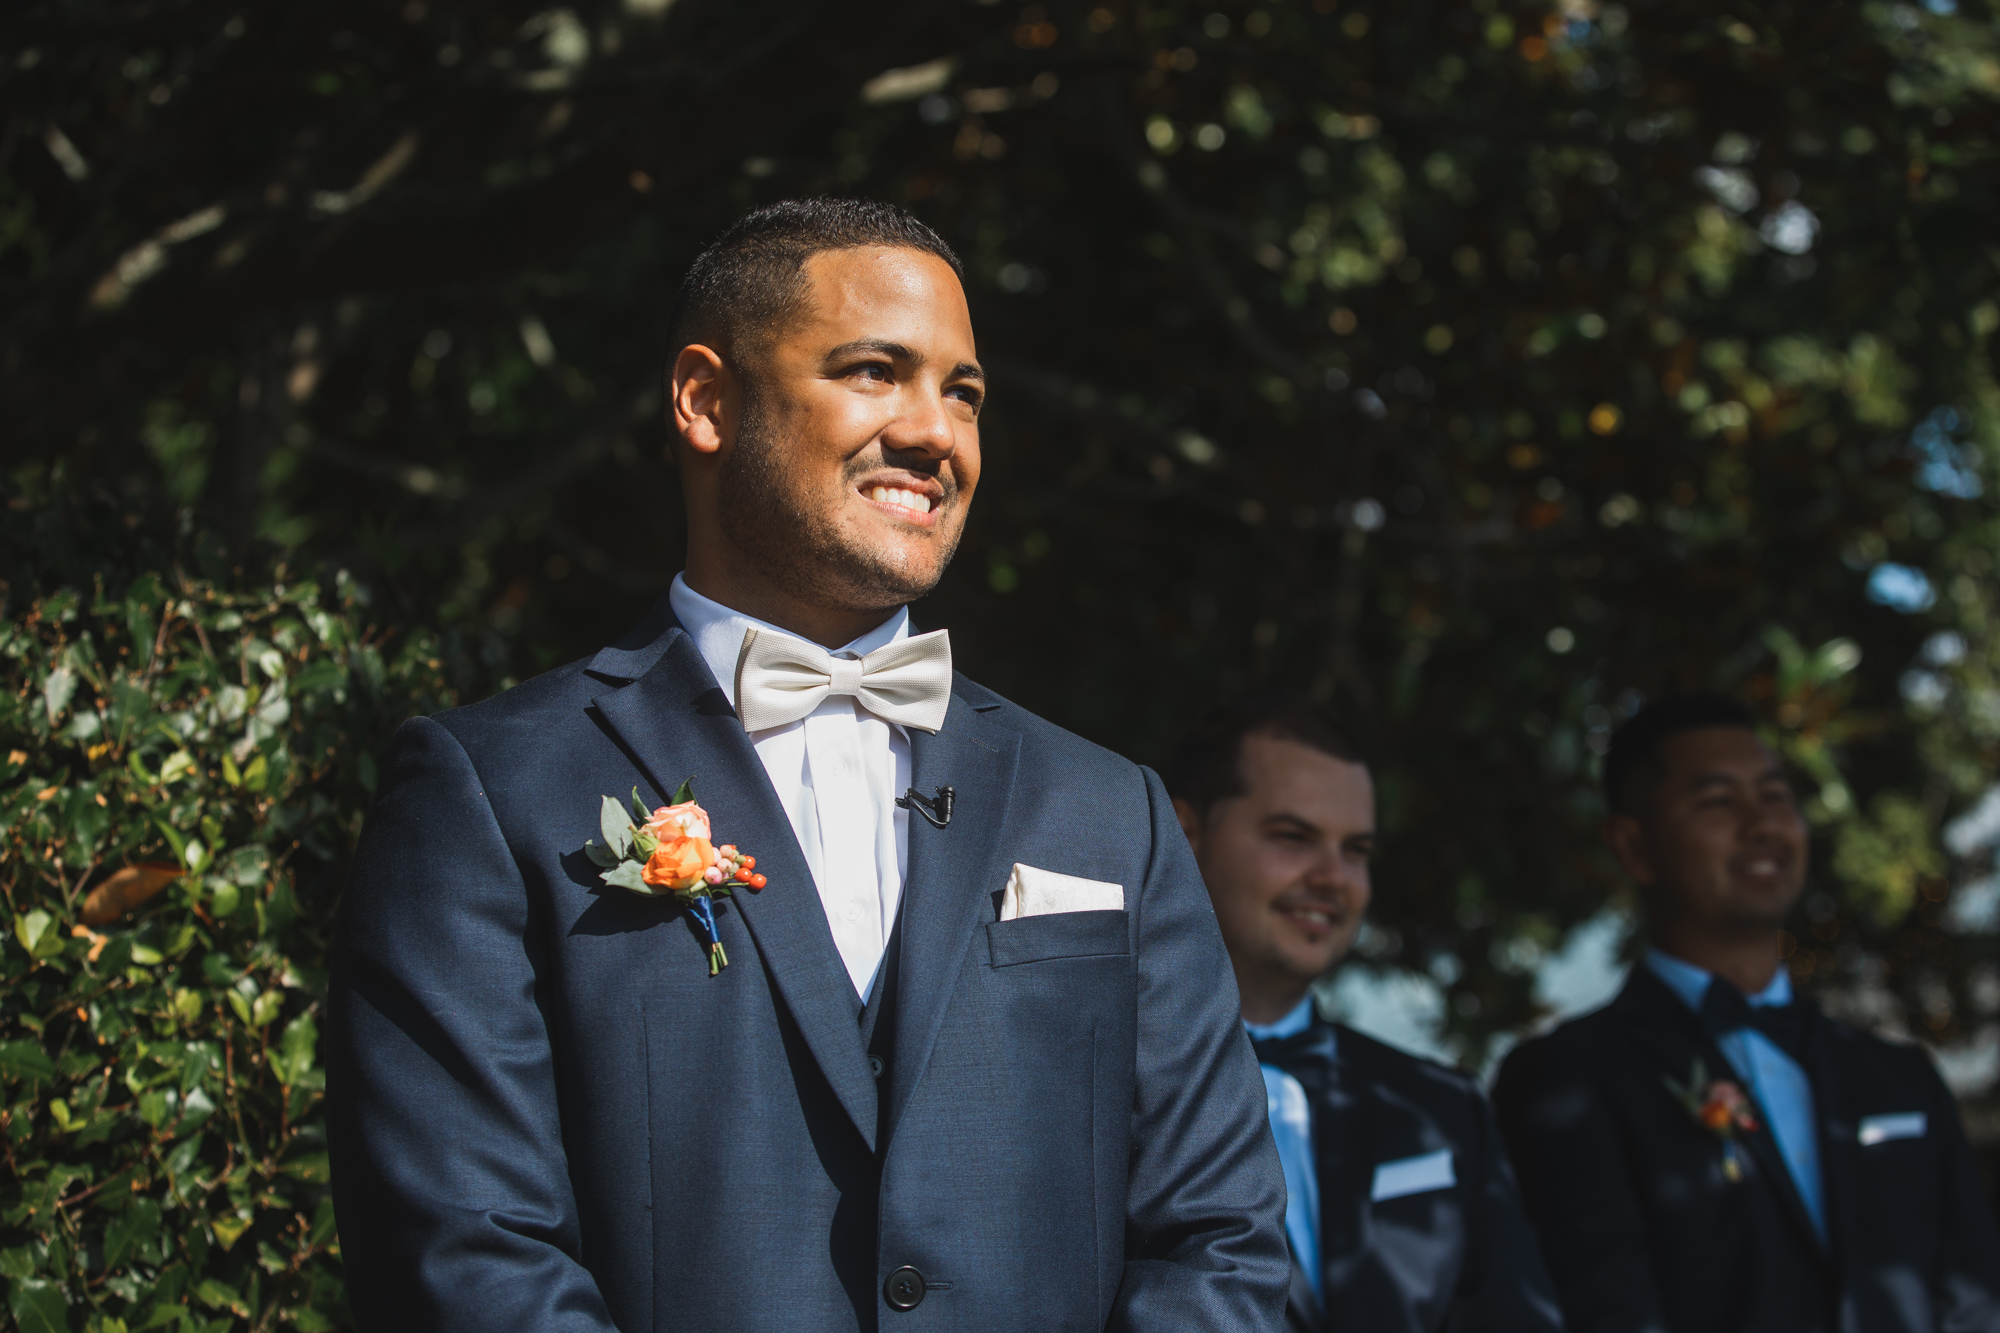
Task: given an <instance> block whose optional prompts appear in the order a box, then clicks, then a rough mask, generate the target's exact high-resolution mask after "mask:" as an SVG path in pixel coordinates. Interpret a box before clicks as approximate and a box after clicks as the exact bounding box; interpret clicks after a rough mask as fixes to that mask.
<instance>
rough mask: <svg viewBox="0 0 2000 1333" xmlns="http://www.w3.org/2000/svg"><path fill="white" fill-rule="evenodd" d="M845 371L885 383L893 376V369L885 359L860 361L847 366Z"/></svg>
mask: <svg viewBox="0 0 2000 1333" xmlns="http://www.w3.org/2000/svg"><path fill="white" fill-rule="evenodd" d="M847 373H848V374H850V375H859V376H860V377H861V378H863V379H869V380H874V381H875V382H876V383H878V384H887V383H889V382H890V381H891V380H893V379H894V378H895V371H894V369H893V368H892V367H891V366H890V365H889V363H888V362H887V361H862V362H859V363H858V364H856V365H852V366H849V367H848V368H847Z"/></svg>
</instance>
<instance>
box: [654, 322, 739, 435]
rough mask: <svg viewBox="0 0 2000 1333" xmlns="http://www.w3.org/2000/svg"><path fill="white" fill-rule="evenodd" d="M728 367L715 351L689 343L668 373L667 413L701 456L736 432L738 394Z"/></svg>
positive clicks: (677, 430) (675, 428) (676, 429)
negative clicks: (731, 389)
mask: <svg viewBox="0 0 2000 1333" xmlns="http://www.w3.org/2000/svg"><path fill="white" fill-rule="evenodd" d="M729 381H730V373H729V368H728V367H727V366H725V365H724V364H723V363H722V358H721V357H720V356H718V355H717V354H716V352H715V349H713V348H711V347H706V346H704V345H702V344H701V343H689V344H688V345H687V346H686V347H683V348H681V352H680V355H679V356H677V357H675V358H674V364H673V367H672V369H670V370H669V371H668V372H667V393H668V399H669V401H668V411H669V412H670V413H671V414H672V417H673V424H674V430H675V431H676V432H677V433H678V434H679V435H680V437H681V438H682V439H683V440H685V441H687V445H688V448H690V449H692V450H694V451H695V452H696V453H698V454H713V453H716V452H717V451H718V450H720V449H721V448H722V446H723V445H724V444H726V443H728V441H729V439H730V437H731V436H733V435H734V434H735V433H736V423H735V421H734V420H733V418H732V414H731V412H730V409H731V408H732V407H733V406H734V404H733V402H732V401H731V400H732V399H734V397H735V395H734V394H731V393H728V392H726V390H727V388H728V387H729Z"/></svg>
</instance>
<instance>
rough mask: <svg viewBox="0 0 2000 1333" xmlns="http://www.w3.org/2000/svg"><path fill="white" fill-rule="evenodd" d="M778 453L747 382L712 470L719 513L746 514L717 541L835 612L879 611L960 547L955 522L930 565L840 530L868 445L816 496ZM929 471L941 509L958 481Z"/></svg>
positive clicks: (928, 578) (904, 596) (922, 585)
mask: <svg viewBox="0 0 2000 1333" xmlns="http://www.w3.org/2000/svg"><path fill="white" fill-rule="evenodd" d="M784 452H785V451H784V447H783V445H782V443H781V442H780V440H779V439H778V433H777V431H775V430H774V429H773V428H772V426H771V423H770V419H769V414H768V413H766V412H765V411H764V410H763V407H762V404H761V402H760V401H759V399H758V396H757V395H756V393H755V392H754V391H750V390H749V389H748V388H747V386H746V392H745V395H744V405H743V423H742V425H741V426H740V427H739V428H738V429H737V433H736V440H735V443H734V447H733V448H732V449H731V450H730V452H729V457H728V458H727V459H726V460H725V462H724V465H723V467H722V471H721V476H720V477H719V478H718V492H719V499H720V500H721V503H722V511H723V513H724V514H725V515H728V516H731V517H734V518H740V519H742V520H744V521H742V522H728V521H725V523H724V524H723V532H724V533H725V534H726V535H725V537H724V540H726V541H728V542H730V543H732V544H733V545H735V547H736V549H737V552H738V554H739V555H740V556H741V557H742V558H743V560H744V561H745V563H747V564H749V565H750V566H751V567H752V568H754V569H756V570H757V572H758V573H759V574H762V575H763V576H764V577H765V578H767V579H770V580H772V581H773V582H774V583H778V584H780V585H782V586H784V587H786V588H787V589H788V590H790V591H792V592H794V593H796V594H798V595H800V596H802V597H804V598H805V599H806V600H809V601H811V602H814V603H816V604H818V605H820V606H824V607H829V608H837V609H839V610H842V611H855V612H875V611H880V612H883V613H885V614H886V613H889V612H893V611H894V610H895V609H896V608H898V607H900V606H903V605H905V604H906V603H909V602H913V601H915V600H917V599H918V598H919V597H922V596H924V595H925V594H926V593H928V592H930V590H931V589H932V588H934V587H936V586H937V583H938V580H939V579H940V578H942V577H943V575H944V571H945V568H946V567H947V566H948V565H950V564H951V558H952V555H953V554H954V553H955V552H956V551H957V549H958V539H959V537H960V536H961V535H962V534H963V531H964V530H963V528H962V527H961V528H960V529H959V531H957V532H953V533H951V534H949V535H946V534H945V533H944V532H943V531H942V528H943V524H942V523H940V524H939V529H940V530H939V532H938V541H939V542H940V543H942V545H941V546H940V548H939V550H938V558H937V560H936V562H935V563H934V564H930V565H929V566H928V567H923V566H924V562H922V561H921V560H912V559H909V558H908V557H907V556H906V554H905V553H904V552H903V551H902V550H901V549H899V548H895V547H888V548H883V547H872V546H867V545H864V544H862V543H860V542H856V541H855V540H853V539H852V538H851V537H850V536H848V534H846V533H844V532H843V531H842V530H841V527H840V523H839V520H838V517H837V515H838V513H839V511H840V509H841V507H842V506H843V504H844V502H845V500H846V497H847V494H848V493H849V492H851V491H852V490H853V489H854V482H855V479H856V478H858V477H859V476H860V475H861V474H862V473H864V472H866V471H868V470H869V469H871V468H872V467H874V466H876V465H877V461H878V460H876V459H874V458H872V457H870V456H869V455H868V454H866V453H864V454H859V455H856V456H855V457H854V458H852V459H850V460H848V463H847V466H846V467H845V468H843V469H842V471H841V475H840V479H839V483H838V486H839V489H838V491H837V492H836V493H835V494H834V495H833V496H831V497H822V496H816V495H815V494H814V493H813V492H812V491H811V490H810V489H807V488H804V487H800V486H799V485H798V484H797V481H798V477H797V471H796V469H790V468H787V467H786V462H785V458H784ZM937 479H938V482H939V484H940V485H942V486H943V487H944V496H943V498H942V499H941V500H940V501H939V505H938V507H939V509H940V511H942V510H944V509H945V508H946V507H947V506H950V505H952V504H954V503H955V502H956V500H957V497H958V487H957V485H956V484H955V483H954V481H953V480H952V477H951V475H950V473H949V472H948V471H940V473H939V474H938V478H937Z"/></svg>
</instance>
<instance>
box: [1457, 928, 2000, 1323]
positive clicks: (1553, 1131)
mask: <svg viewBox="0 0 2000 1333" xmlns="http://www.w3.org/2000/svg"><path fill="white" fill-rule="evenodd" d="M1804 1054H1805V1057H1806V1058H1805V1061H1804V1064H1805V1068H1806V1073H1807V1075H1808V1077H1810V1079H1811V1080H1812V1089H1813V1101H1814V1111H1815V1113H1816V1115H1817V1118H1818V1121H1819V1148H1820V1163H1821V1175H1822V1178H1823V1181H1824V1184H1825V1190H1826V1218H1827V1226H1828V1230H1829V1232H1830V1233H1831V1235H1830V1245H1822V1244H1821V1243H1820V1240H1819V1238H1818V1236H1817V1234H1816V1233H1815V1232H1814V1230H1813V1227H1812V1223H1811V1222H1810V1220H1808V1215H1807V1213H1806V1210H1805V1205H1804V1204H1803V1203H1802V1202H1801V1201H1800V1199H1799V1194H1798V1190H1797V1189H1796V1188H1795V1187H1794V1186H1793V1184H1792V1178H1791V1175H1790V1174H1789V1173H1788V1172H1787V1171H1786V1169H1785V1164H1784V1159H1783V1158H1782V1157H1781V1156H1780V1155H1779V1152H1778V1145H1777V1140H1776V1139H1775V1138H1774V1137H1773V1136H1772V1134H1771V1131H1770V1127H1769V1126H1768V1125H1766V1124H1762V1123H1760V1124H1759V1126H1758V1128H1757V1129H1756V1130H1755V1131H1754V1132H1750V1133H1746V1134H1744V1135H1743V1136H1742V1152H1743V1155H1742V1158H1741V1159H1740V1160H1741V1169H1740V1171H1739V1173H1738V1177H1739V1178H1737V1179H1731V1178H1730V1176H1729V1174H1728V1173H1727V1172H1726V1171H1725V1170H1724V1168H1723V1165H1722V1152H1721V1144H1720V1143H1719V1141H1718V1140H1717V1139H1716V1137H1715V1135H1714V1134H1712V1133H1711V1132H1709V1131H1708V1130H1706V1129H1703V1128H1702V1127H1701V1126H1700V1125H1699V1124H1697V1123H1696V1122H1695V1119H1694V1117H1693V1116H1692V1115H1691V1114H1690V1113H1689V1111H1688V1110H1687V1108H1686V1107H1685V1106H1684V1105H1682V1104H1681V1103H1680V1102H1679V1101H1677V1100H1676V1099H1675V1097H1674V1095H1673V1094H1672V1093H1670V1092H1669V1091H1668V1089H1667V1087H1666V1080H1667V1079H1669V1078H1672V1079H1675V1080H1677V1081H1685V1080H1686V1079H1687V1078H1688V1076H1689V1075H1690V1073H1691V1072H1692V1071H1693V1068H1694V1064H1695V1062H1696V1061H1697V1060H1699V1061H1700V1062H1701V1063H1702V1065H1703V1066H1704V1068H1705V1069H1706V1070H1707V1071H1708V1073H1709V1075H1710V1076H1711V1077H1723V1078H1728V1077H1731V1076H1732V1071H1731V1068H1730V1065H1729V1062H1728V1061H1727V1060H1726V1059H1725V1058H1724V1057H1723V1054H1722V1051H1721V1050H1720V1049H1719V1048H1718V1047H1717V1046H1716V1044H1715V1042H1714V1041H1712V1040H1711V1039H1709V1038H1708V1037H1707V1036H1706V1035H1705V1034H1704V1033H1703V1030H1702V1026H1701V1021H1700V1019H1698V1018H1697V1017H1696V1016H1695V1014H1694V1012H1693V1011H1692V1010H1690V1009H1689V1008H1688V1007H1687V1005H1685V1004H1683V1003H1682V1002H1681V1000H1680V997H1678V996H1676V995H1675V994H1674V993H1673V992H1672V991H1670V990H1668V989H1667V987H1666V984H1665V983H1664V982H1662V981H1661V980H1660V979H1659V978H1658V977H1656V976H1655V975H1653V972H1652V970H1651V969H1649V968H1646V967H1643V966H1642V967H1636V968H1634V969H1633V970H1632V976H1631V979H1630V980H1629V981H1627V982H1626V984H1625V989H1624V990H1623V992H1621V993H1620V994H1619V996H1618V998H1617V999H1616V1000H1614V1001H1613V1002H1612V1003H1611V1004H1610V1005H1609V1006H1608V1007H1606V1008H1603V1009H1600V1010H1598V1011H1597V1012H1596V1013H1593V1014H1588V1015H1585V1016H1584V1017H1582V1018H1579V1019H1577V1020H1575V1021H1574V1022H1571V1023H1565V1024H1564V1025H1563V1026H1561V1027H1559V1028H1557V1029H1556V1030H1555V1031H1554V1032H1552V1033H1550V1034H1549V1035H1548V1036H1545V1037H1541V1038H1538V1039H1536V1040H1534V1041H1529V1042H1524V1043H1523V1044H1522V1045H1520V1046H1519V1047H1517V1048H1516V1049H1515V1050H1514V1052H1513V1053H1512V1054H1510V1055H1509V1056H1508V1057H1507V1060H1506V1063H1505V1064H1504V1065H1503V1066H1502V1067H1501V1070H1500V1079H1499V1082H1498V1083H1497V1084H1496V1085H1495V1086H1494V1089H1493V1102H1494V1106H1495V1109H1496V1110H1497V1111H1498V1112H1499V1116H1500V1127H1501V1130H1502V1132H1504V1133H1505V1134H1506V1136H1507V1142H1508V1146H1509V1147H1510V1148H1511V1149H1512V1150H1513V1157H1514V1168H1515V1170H1516V1171H1518V1172H1519V1173H1520V1178H1521V1193H1522V1197H1523V1199H1524V1200H1525V1201H1526V1203H1527V1207H1528V1215H1529V1217H1530V1218H1531V1219H1533V1221H1534V1223H1535V1226H1536V1229H1537V1230H1538V1231H1539V1232H1540V1233H1541V1238H1542V1253H1543V1254H1544V1256H1546V1257H1547V1259H1548V1263H1549V1270H1550V1273H1551V1274H1552V1275H1553V1276H1554V1278H1555V1283H1556V1289H1557V1291H1558V1292H1559V1293H1560V1295H1561V1297H1562V1303H1563V1317H1564V1319H1565V1321H1566V1322H1567V1323H1568V1325H1569V1327H1570V1329H1571V1331H1572V1333H1625V1331H1626V1330H1660V1331H1662V1333H1975V1330H1976V1331H1977V1333H1993V1331H1994V1330H1996V1329H2000V1230H1996V1228H1995V1226H1994V1219H1993V1210H1992V1208H1991V1206H1990V1205H1989V1204H1988V1203H1987V1200H1986V1197H1985V1194H1984V1192H1983V1191H1982V1190H1981V1189H1980V1185H1979V1174H1978V1170H1977V1167H1976V1166H1975V1165H1974V1163H1973V1159H1972V1151H1971V1149H1970V1148H1969V1147H1968V1146H1967V1144H1966V1141H1965V1133H1964V1131H1963V1129H1961V1128H1960V1126H1959V1121H1958V1108H1957V1106H1956V1105H1955V1104H1954V1103H1953V1101H1952V1098H1951V1094H1950V1093H1949V1092H1948V1091H1947V1090H1946V1088H1945V1085H1944V1083H1943V1081H1942V1080H1941V1079H1939V1078H1938V1076H1937V1073H1936V1071H1935V1070H1933V1069H1932V1068H1931V1064H1930V1061H1929V1060H1928V1059H1926V1058H1925V1056H1924V1054H1923V1052H1921V1051H1919V1050H1917V1049H1915V1048H1914V1047H1909V1046H1897V1045H1892V1044H1890V1043H1889V1042H1886V1041H1882V1040H1880V1039H1879V1038H1876V1037H1872V1036H1869V1035H1868V1034H1867V1033H1865V1032H1861V1031H1858V1030H1857V1029H1855V1028H1851V1027H1849V1026H1848V1025H1847V1024H1845V1023H1840V1022H1836V1021H1834V1020H1833V1019H1830V1018H1827V1017H1826V1016H1824V1015H1822V1014H1815V1015H1814V1016H1813V1019H1812V1021H1811V1023H1810V1025H1809V1027H1808V1029H1807V1036H1806V1043H1805V1052H1804ZM1911 1112H1921V1113H1922V1115H1923V1121H1922V1130H1921V1132H1919V1133H1916V1134H1914V1135H1912V1136H1909V1137H1901V1136H1899V1137H1895V1138H1891V1139H1885V1140H1880V1141H1869V1140H1867V1139H1865V1138H1864V1136H1863V1135H1862V1133H1861V1130H1862V1127H1863V1124H1864V1122H1865V1121H1866V1119H1867V1118H1868V1117H1871V1116H1883V1115H1892V1116H1894V1115H1907V1114H1908V1113H1911Z"/></svg>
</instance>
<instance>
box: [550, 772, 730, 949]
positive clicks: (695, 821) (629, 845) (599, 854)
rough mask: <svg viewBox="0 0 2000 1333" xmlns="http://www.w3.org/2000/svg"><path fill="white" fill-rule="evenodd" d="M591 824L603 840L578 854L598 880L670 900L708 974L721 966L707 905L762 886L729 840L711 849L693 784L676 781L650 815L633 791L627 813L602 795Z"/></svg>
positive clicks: (711, 911) (712, 915)
mask: <svg viewBox="0 0 2000 1333" xmlns="http://www.w3.org/2000/svg"><path fill="white" fill-rule="evenodd" d="M597 827H598V831H599V832H600V833H602V834H603V835H604V841H603V842H598V841H597V840H596V839H594V838H593V839H591V840H590V841H588V842H586V843H584V844H583V851H584V855H586V856H588V857H589V858H590V859H591V861H592V862H593V863H595V864H596V865H597V866H599V867H600V868H601V869H602V870H603V872H604V873H603V874H601V875H599V876H598V878H599V879H601V880H603V881H604V882H605V883H606V884H608V885H610V886H612V887H613V888H620V889H629V890H631V891H632V892H634V893H637V894H640V895H642V896H644V897H647V898H671V899H673V900H674V901H675V902H678V903H679V904H680V905H681V906H682V907H684V908H685V909H687V912H688V914H689V916H690V918H691V919H692V920H693V921H694V923H695V926H696V928H697V929H698V930H700V931H701V934H702V937H703V939H705V940H706V941H707V944H708V974H709V975H710V976H714V975H715V974H716V973H718V972H720V971H722V969H723V968H725V967H728V966H729V955H728V953H726V952H725V951H724V950H723V947H722V933H721V932H720V931H719V930H718V929H717V928H716V924H715V901H716V899H718V898H727V897H730V896H731V895H732V894H733V893H734V891H735V890H737V889H748V890H750V891H751V892H752V893H755V892H757V891H758V890H760V889H762V888H763V887H764V882H765V881H764V877H763V876H762V875H760V874H757V873H756V870H757V858H756V857H754V856H747V855H745V854H744V853H742V852H740V851H738V850H737V848H736V845H735V844H734V843H724V844H723V845H722V846H720V847H718V846H716V845H715V843H714V842H713V841H711V839H712V838H713V836H714V835H713V833H712V832H711V828H710V824H709V818H708V811H706V810H704V809H702V808H701V807H700V806H699V805H697V804H695V799H694V779H693V778H689V779H688V780H687V781H686V782H683V783H681V785H680V786H679V788H677V789H676V790H675V792H674V799H673V801H672V802H671V803H670V804H667V805H663V806H661V807H660V808H659V809H657V810H650V811H649V810H647V809H646V803H645V802H644V801H642V800H640V799H639V789H638V788H637V787H634V788H633V789H632V809H631V812H630V813H627V811H626V809H625V805H624V803H623V802H621V801H619V800H618V799H617V798H616V797H612V796H607V797H605V798H604V804H603V806H602V807H601V808H600V809H599V811H598V816H597Z"/></svg>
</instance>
